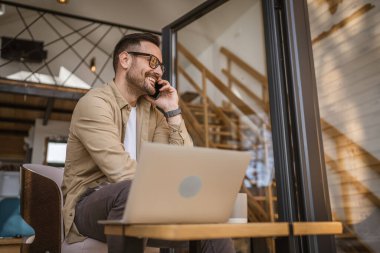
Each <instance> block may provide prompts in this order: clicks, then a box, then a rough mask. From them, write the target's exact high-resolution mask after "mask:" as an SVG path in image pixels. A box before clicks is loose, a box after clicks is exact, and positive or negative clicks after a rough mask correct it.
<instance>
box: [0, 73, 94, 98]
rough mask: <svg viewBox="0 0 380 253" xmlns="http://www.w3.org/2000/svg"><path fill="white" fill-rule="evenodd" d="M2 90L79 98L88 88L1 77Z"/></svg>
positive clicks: (43, 95)
mask: <svg viewBox="0 0 380 253" xmlns="http://www.w3.org/2000/svg"><path fill="white" fill-rule="evenodd" d="M0 92H7V93H16V94H23V95H32V96H41V97H49V98H61V99H69V100H79V99H80V98H81V97H82V96H83V95H84V94H86V93H87V92H88V90H86V89H78V88H70V87H63V86H56V85H49V84H42V83H33V82H26V81H18V80H17V81H16V80H10V79H4V78H0Z"/></svg>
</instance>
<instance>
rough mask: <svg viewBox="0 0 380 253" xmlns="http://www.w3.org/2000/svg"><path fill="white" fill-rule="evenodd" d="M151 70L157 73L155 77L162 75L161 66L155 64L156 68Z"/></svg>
mask: <svg viewBox="0 0 380 253" xmlns="http://www.w3.org/2000/svg"><path fill="white" fill-rule="evenodd" d="M153 72H154V74H155V75H158V76H157V77H162V75H163V74H164V73H163V72H162V69H161V66H157V68H155V69H153Z"/></svg>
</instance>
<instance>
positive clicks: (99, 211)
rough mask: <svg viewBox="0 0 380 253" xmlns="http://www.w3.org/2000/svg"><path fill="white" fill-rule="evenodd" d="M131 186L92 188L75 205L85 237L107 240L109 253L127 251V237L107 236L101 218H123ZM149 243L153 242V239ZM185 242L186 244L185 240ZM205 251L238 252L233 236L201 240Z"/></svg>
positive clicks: (76, 220)
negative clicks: (231, 237) (100, 222)
mask: <svg viewBox="0 0 380 253" xmlns="http://www.w3.org/2000/svg"><path fill="white" fill-rule="evenodd" d="M130 187H131V181H122V182H119V183H113V184H107V185H103V186H101V187H99V188H95V189H89V190H87V191H86V192H85V193H84V194H83V195H82V196H81V198H80V199H79V201H78V203H77V205H76V207H75V218H74V222H75V225H76V227H77V229H78V231H79V232H80V233H81V234H82V235H84V236H87V237H90V238H93V239H95V240H98V241H102V242H106V243H107V247H108V253H125V245H124V243H125V240H124V238H123V237H122V236H105V234H104V225H101V224H98V221H99V220H119V219H121V218H122V217H123V213H124V207H125V204H126V203H127V200H128V193H129V189H130ZM142 201H144V200H142ZM154 241H155V242H154V243H153V244H154V245H155V246H157V244H158V245H170V247H175V245H176V244H178V242H170V241H160V242H158V243H157V240H154ZM185 243H186V242H185ZM147 244H148V245H149V244H150V243H149V240H148V242H147ZM181 244H182V246H183V244H184V242H182V243H181ZM201 251H202V253H235V249H234V247H233V242H232V240H231V239H230V238H224V239H213V240H204V241H201Z"/></svg>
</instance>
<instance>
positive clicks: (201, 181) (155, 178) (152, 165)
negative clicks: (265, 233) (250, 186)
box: [120, 142, 251, 224]
mask: <svg viewBox="0 0 380 253" xmlns="http://www.w3.org/2000/svg"><path fill="white" fill-rule="evenodd" d="M250 159H251V155H250V153H249V152H242V151H231V150H221V149H210V148H200V147H183V146H176V145H166V144H157V143H147V142H146V143H143V145H142V147H141V152H140V159H139V161H138V165H137V170H136V175H135V178H134V180H133V182H132V186H131V189H130V192H129V197H128V202H127V205H126V208H125V210H124V215H123V218H122V220H121V221H120V222H121V223H123V224H192V223H197V224H200V223H225V222H227V221H228V219H229V217H230V215H231V213H232V209H233V206H234V203H235V199H236V196H237V194H238V192H239V190H240V186H241V184H242V182H243V178H244V175H245V171H246V169H247V167H248V164H249V161H250Z"/></svg>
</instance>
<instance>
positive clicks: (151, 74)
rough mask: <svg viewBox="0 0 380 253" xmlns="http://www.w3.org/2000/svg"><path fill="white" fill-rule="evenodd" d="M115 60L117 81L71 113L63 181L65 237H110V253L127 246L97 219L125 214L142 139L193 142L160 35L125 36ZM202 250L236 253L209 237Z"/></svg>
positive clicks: (95, 92) (73, 239) (94, 92)
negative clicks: (166, 76) (164, 62)
mask: <svg viewBox="0 0 380 253" xmlns="http://www.w3.org/2000/svg"><path fill="white" fill-rule="evenodd" d="M113 66H114V70H115V78H114V80H113V81H112V82H109V83H107V84H105V85H103V86H102V87H100V88H96V89H92V90H91V91H89V92H88V93H87V94H86V95H85V96H84V97H83V98H81V99H80V100H79V102H78V104H77V106H76V108H75V110H74V112H73V116H72V120H71V125H70V134H69V139H68V145H67V154H66V162H65V172H64V179H63V184H62V191H63V195H64V201H65V202H64V208H63V216H64V224H65V235H66V241H67V242H68V243H74V242H78V241H83V240H84V239H85V238H86V237H91V238H94V239H96V240H100V241H103V242H106V241H107V244H108V252H109V253H112V252H123V247H124V245H123V243H124V240H123V238H122V237H117V236H108V237H107V238H106V237H105V235H104V231H103V229H104V227H103V226H101V225H99V224H98V223H97V222H98V220H105V219H121V217H122V215H123V211H124V206H125V203H126V201H127V196H128V192H129V188H130V184H131V180H132V179H133V177H134V174H135V170H136V164H137V163H136V159H137V158H138V156H139V149H140V146H141V143H142V142H144V141H149V142H159V143H168V144H172V145H192V141H191V138H190V136H189V134H188V132H187V130H186V127H185V124H184V121H183V119H182V116H181V114H180V113H181V111H180V110H179V107H178V94H177V91H176V89H175V88H174V87H172V86H171V85H170V84H169V82H168V81H166V80H163V79H162V75H163V72H164V66H163V65H162V55H161V51H160V48H159V39H158V37H157V36H154V35H152V34H148V33H137V34H129V35H126V36H124V37H123V38H122V39H121V40H120V41H119V42H118V43H117V45H116V46H115V49H114V54H113ZM156 82H158V83H159V84H160V85H161V86H162V87H161V88H160V96H159V98H158V99H157V100H154V99H152V98H151V97H150V96H149V95H153V94H154V93H155V83H156ZM157 107H158V108H160V110H158V108H157ZM168 162H170V161H168ZM141 201H144V200H143V199H142V200H141ZM203 248H204V249H205V250H204V251H205V252H214V251H213V250H212V249H216V251H215V252H218V253H219V252H234V251H233V249H232V244H231V241H230V240H212V241H205V242H204V243H203Z"/></svg>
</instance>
